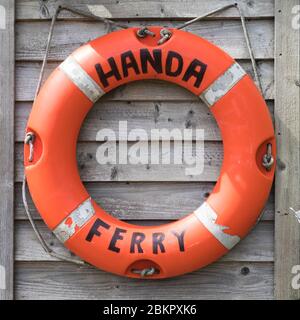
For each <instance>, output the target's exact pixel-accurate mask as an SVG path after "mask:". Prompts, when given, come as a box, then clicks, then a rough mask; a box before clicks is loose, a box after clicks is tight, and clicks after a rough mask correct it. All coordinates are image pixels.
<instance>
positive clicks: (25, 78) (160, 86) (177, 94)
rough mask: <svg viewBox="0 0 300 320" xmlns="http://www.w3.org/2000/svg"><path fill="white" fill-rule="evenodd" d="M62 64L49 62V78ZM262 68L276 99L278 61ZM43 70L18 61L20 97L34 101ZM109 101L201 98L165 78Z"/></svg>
mask: <svg viewBox="0 0 300 320" xmlns="http://www.w3.org/2000/svg"><path fill="white" fill-rule="evenodd" d="M238 62H239V63H240V64H241V66H242V67H243V68H244V69H245V70H246V71H247V72H248V73H249V74H251V75H252V76H253V71H252V67H251V63H250V61H248V60H245V61H244V60H240V61H238ZM57 65H58V63H55V62H52V63H49V64H48V66H47V67H46V69H45V77H44V79H47V77H48V76H49V75H50V73H51V72H52V71H53V70H54V68H56V67H57ZM258 70H259V73H260V75H261V81H262V87H263V91H264V97H265V99H268V100H270V99H274V64H273V60H271V61H259V62H258ZM40 71H41V63H38V62H30V63H28V62H18V63H17V64H16V100H17V101H32V100H33V98H34V94H35V88H36V86H37V82H38V77H39V74H40ZM109 100H113V101H116V100H142V101H147V100H151V101H158V100H164V101H167V100H169V101H198V100H199V99H197V97H195V96H194V95H193V94H192V93H190V92H188V91H187V90H185V89H183V88H181V87H178V86H175V85H172V84H170V83H167V82H162V81H138V82H134V83H131V84H128V85H124V86H121V87H120V88H118V89H116V90H114V91H113V92H111V93H109V94H107V95H105V96H104V97H103V98H101V101H109Z"/></svg>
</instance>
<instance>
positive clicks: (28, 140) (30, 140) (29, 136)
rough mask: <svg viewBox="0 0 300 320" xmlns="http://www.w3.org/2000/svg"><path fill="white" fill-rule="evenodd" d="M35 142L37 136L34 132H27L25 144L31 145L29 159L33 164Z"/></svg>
mask: <svg viewBox="0 0 300 320" xmlns="http://www.w3.org/2000/svg"><path fill="white" fill-rule="evenodd" d="M34 140H35V135H34V133H33V132H27V133H26V136H25V140H24V143H25V144H28V145H29V157H28V161H29V162H32V161H33V153H34V147H33V143H34Z"/></svg>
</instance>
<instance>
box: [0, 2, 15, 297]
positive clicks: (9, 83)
mask: <svg viewBox="0 0 300 320" xmlns="http://www.w3.org/2000/svg"><path fill="white" fill-rule="evenodd" d="M14 11H15V2H14V0H10V1H7V0H0V48H1V50H0V137H1V140H0V151H1V152H0V162H1V165H0V248H1V249H0V300H8V299H12V298H13V265H14V261H13V258H14V257H13V242H14V238H13V234H14V232H13V220H14V213H13V203H14V199H13V196H14V185H13V183H14V166H13V163H14V58H15V57H14V50H15V49H14V23H15V16H14V14H15V12H14Z"/></svg>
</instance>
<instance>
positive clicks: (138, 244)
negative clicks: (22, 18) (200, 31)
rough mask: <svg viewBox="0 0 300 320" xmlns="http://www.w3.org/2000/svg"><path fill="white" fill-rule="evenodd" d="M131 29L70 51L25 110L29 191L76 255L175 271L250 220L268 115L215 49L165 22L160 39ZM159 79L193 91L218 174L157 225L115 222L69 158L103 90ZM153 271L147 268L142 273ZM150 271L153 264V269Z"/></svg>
mask: <svg viewBox="0 0 300 320" xmlns="http://www.w3.org/2000/svg"><path fill="white" fill-rule="evenodd" d="M149 30H150V31H151V32H153V33H154V36H153V37H151V36H147V35H146V36H145V35H138V34H137V33H138V29H137V28H129V29H127V30H122V31H116V32H112V33H110V34H108V35H106V36H103V37H100V38H98V39H96V40H93V41H91V42H89V43H87V44H85V45H83V46H82V47H80V48H79V49H77V50H76V51H75V52H74V53H73V54H72V55H71V56H69V57H68V58H67V59H66V60H65V61H64V62H63V63H62V64H61V65H60V66H59V67H57V68H56V70H54V72H53V73H52V74H51V75H50V77H49V78H48V80H47V81H46V83H45V84H44V86H43V87H42V89H41V91H40V93H39V95H38V97H37V99H36V101H35V102H34V105H33V109H32V112H31V114H30V117H29V120H28V124H27V128H26V132H27V133H28V132H31V133H33V134H34V137H35V140H34V156H33V159H30V161H29V160H28V157H29V154H30V148H29V146H28V145H27V144H25V147H24V148H25V149H24V157H25V158H24V162H25V172H26V177H27V181H28V185H29V190H30V193H31V196H32V198H33V201H34V203H35V205H36V207H37V209H38V211H39V213H40V214H41V216H42V218H43V220H44V221H45V223H46V224H47V226H48V227H49V228H50V229H51V230H52V231H53V233H54V234H55V235H56V236H57V237H58V239H60V240H61V241H62V242H63V243H64V245H65V246H66V247H67V248H68V249H69V250H71V251H72V252H73V253H75V254H76V255H78V256H79V257H81V258H82V259H83V260H85V261H87V262H88V263H90V264H92V265H94V266H96V267H98V268H100V269H102V270H105V271H108V272H112V273H115V274H118V275H123V276H128V277H141V276H145V275H148V277H149V278H166V277H173V276H177V275H180V274H184V273H187V272H191V271H193V270H196V269H198V268H201V267H203V266H206V265H207V264H209V263H211V262H213V261H215V260H216V259H218V258H220V257H221V256H222V255H224V254H225V253H227V252H228V251H229V250H230V249H231V248H232V247H233V246H234V245H235V244H237V243H238V242H239V240H240V239H241V238H243V237H245V235H246V234H247V233H248V231H249V230H250V229H251V227H253V226H254V224H255V223H256V222H257V220H258V218H259V216H260V214H261V211H262V209H263V207H264V204H265V202H266V200H267V197H268V195H269V192H270V189H271V186H272V181H273V177H274V167H275V166H274V165H273V166H272V167H271V168H266V167H265V166H264V165H263V162H262V160H263V158H264V155H265V153H266V150H267V149H269V147H270V146H272V149H270V150H269V156H270V157H273V158H275V152H276V150H275V137H274V129H273V125H272V120H271V118H270V115H269V112H268V109H267V106H266V104H265V101H264V99H263V98H262V96H261V94H260V93H259V91H258V89H257V88H256V86H255V84H254V83H253V81H252V80H251V78H250V77H249V76H248V75H247V74H246V73H245V71H244V70H243V69H242V68H241V67H240V66H239V64H238V63H236V62H235V61H234V60H233V59H232V58H231V57H230V56H228V55H227V54H226V53H224V52H223V51H222V50H221V49H219V48H218V47H216V46H214V45H213V44H211V43H209V42H208V41H206V40H205V39H202V38H200V37H198V36H195V35H193V34H190V33H187V32H184V31H180V30H176V29H170V32H171V33H170V37H169V39H167V41H165V42H164V43H161V42H160V43H159V44H158V41H159V39H160V32H161V28H160V27H151V28H149ZM144 79H159V80H165V81H169V82H172V83H175V84H177V85H180V86H182V87H184V88H186V89H188V90H189V91H191V92H192V93H194V94H195V95H196V96H198V97H200V98H201V99H202V100H203V101H204V102H205V103H206V104H207V105H208V107H209V108H210V110H211V112H212V114H213V115H214V117H215V119H216V121H217V123H218V125H219V128H220V131H221V134H222V138H223V148H224V160H223V164H222V168H221V173H220V177H219V179H218V181H217V183H216V185H215V187H214V189H213V191H212V192H211V194H210V195H209V197H208V199H207V200H206V201H205V202H204V203H203V204H202V205H201V206H200V207H199V208H198V209H197V210H195V212H193V213H190V214H189V215H187V216H186V217H184V218H183V219H180V220H178V221H176V222H172V223H169V224H166V225H160V226H153V227H152V226H151V227H149V226H136V225H131V224H128V223H126V222H122V221H120V220H118V219H116V218H114V217H112V216H111V215H109V214H108V213H106V212H105V211H104V210H103V209H102V208H101V207H99V205H97V204H96V203H95V201H93V200H92V199H91V197H90V195H89V194H88V192H87V190H86V189H85V187H84V186H83V184H82V182H81V180H80V177H79V173H78V168H77V162H76V141H77V137H78V133H79V130H80V127H81V124H82V122H83V120H84V118H85V116H86V114H87V113H88V111H89V110H90V109H91V107H92V105H93V104H94V102H95V101H96V100H98V99H99V98H100V97H101V96H102V95H104V94H105V93H107V92H109V91H111V90H112V89H114V88H116V87H118V86H120V85H123V84H126V83H128V82H131V81H137V80H144ZM149 270H150V271H149ZM151 270H152V271H151Z"/></svg>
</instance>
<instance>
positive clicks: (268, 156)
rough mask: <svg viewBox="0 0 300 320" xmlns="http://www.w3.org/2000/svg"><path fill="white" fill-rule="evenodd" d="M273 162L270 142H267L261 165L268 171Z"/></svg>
mask: <svg viewBox="0 0 300 320" xmlns="http://www.w3.org/2000/svg"><path fill="white" fill-rule="evenodd" d="M273 164H274V157H273V155H272V144H271V143H268V144H267V153H266V154H265V155H264V156H263V160H262V165H263V166H264V167H265V168H266V170H267V171H270V170H271V168H272V166H273Z"/></svg>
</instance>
